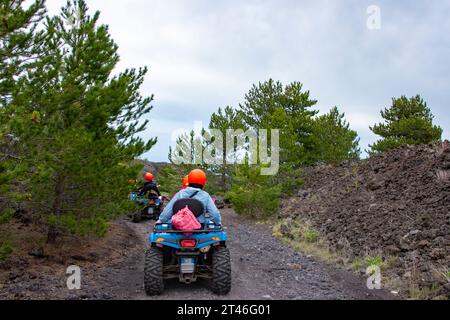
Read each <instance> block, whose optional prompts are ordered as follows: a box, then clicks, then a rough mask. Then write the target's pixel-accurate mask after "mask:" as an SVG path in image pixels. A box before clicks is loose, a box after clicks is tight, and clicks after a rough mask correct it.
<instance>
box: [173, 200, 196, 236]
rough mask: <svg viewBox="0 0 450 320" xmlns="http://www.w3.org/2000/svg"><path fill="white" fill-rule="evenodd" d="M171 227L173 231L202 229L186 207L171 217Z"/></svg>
mask: <svg viewBox="0 0 450 320" xmlns="http://www.w3.org/2000/svg"><path fill="white" fill-rule="evenodd" d="M172 226H173V227H174V229H177V230H181V231H184V230H197V229H200V228H201V227H202V226H201V224H200V223H199V222H198V220H197V218H196V217H195V216H194V214H193V213H192V211H191V210H189V208H188V206H186V207H184V208H183V209H181V210H180V211H178V212H177V213H176V214H174V215H173V216H172Z"/></svg>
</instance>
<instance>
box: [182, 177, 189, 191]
mask: <svg viewBox="0 0 450 320" xmlns="http://www.w3.org/2000/svg"><path fill="white" fill-rule="evenodd" d="M188 185H189V176H188V175H185V176H184V178H183V188H186V187H187V186H188Z"/></svg>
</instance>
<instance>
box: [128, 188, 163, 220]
mask: <svg viewBox="0 0 450 320" xmlns="http://www.w3.org/2000/svg"><path fill="white" fill-rule="evenodd" d="M130 200H132V201H134V202H135V203H136V205H137V206H138V207H140V209H138V210H137V211H136V212H134V213H133V214H132V220H133V222H136V223H137V222H140V221H141V220H142V219H152V220H158V217H159V215H160V214H161V209H162V206H163V204H164V197H162V196H160V197H155V198H146V197H142V196H139V194H138V193H136V192H132V193H130Z"/></svg>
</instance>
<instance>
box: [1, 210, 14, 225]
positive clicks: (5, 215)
mask: <svg viewBox="0 0 450 320" xmlns="http://www.w3.org/2000/svg"><path fill="white" fill-rule="evenodd" d="M13 217H14V210H13V209H5V210H3V211H2V212H0V224H5V223H8V222H9V221H11V219H12V218H13Z"/></svg>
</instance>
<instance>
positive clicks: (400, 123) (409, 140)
mask: <svg viewBox="0 0 450 320" xmlns="http://www.w3.org/2000/svg"><path fill="white" fill-rule="evenodd" d="M381 116H382V117H383V119H385V122H384V123H379V124H377V125H374V126H373V127H370V130H372V131H373V132H374V133H375V134H377V135H379V136H381V137H382V139H380V140H378V141H377V142H376V143H375V144H373V145H371V146H370V148H371V150H370V151H369V152H370V154H376V153H379V152H384V151H387V150H390V149H395V148H398V147H399V146H401V145H403V144H422V143H430V142H432V141H436V140H440V139H441V136H442V129H441V128H440V127H438V126H435V125H433V118H434V117H433V115H432V113H431V110H430V108H428V107H427V104H426V102H425V101H424V100H423V99H422V98H421V97H420V95H417V96H415V97H411V98H410V99H408V98H407V97H405V96H402V97H400V98H397V99H396V98H394V99H392V106H391V107H390V108H385V109H384V110H383V111H381Z"/></svg>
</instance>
